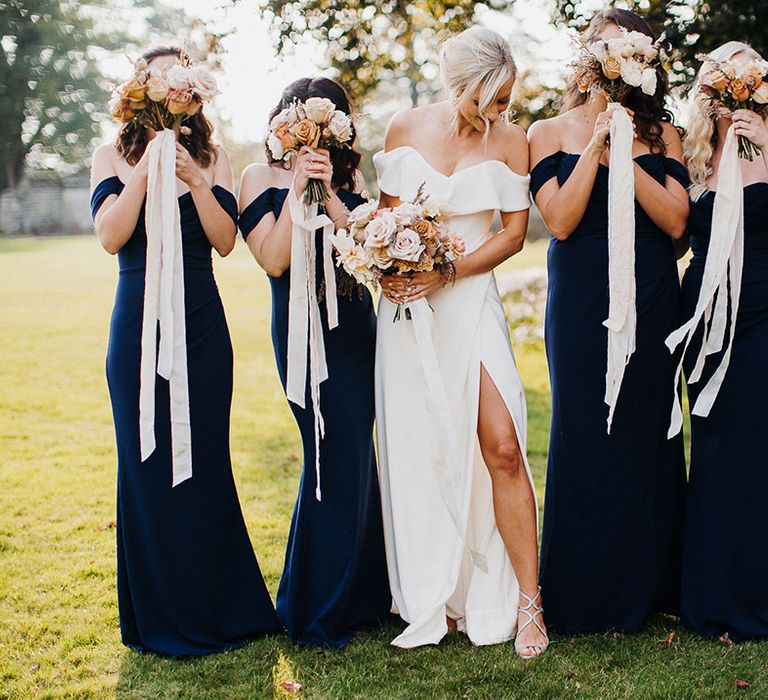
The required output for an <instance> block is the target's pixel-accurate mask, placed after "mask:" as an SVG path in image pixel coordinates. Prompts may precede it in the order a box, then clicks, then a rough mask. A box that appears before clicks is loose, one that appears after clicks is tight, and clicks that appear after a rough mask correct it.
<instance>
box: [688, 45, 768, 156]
mask: <svg viewBox="0 0 768 700" xmlns="http://www.w3.org/2000/svg"><path fill="white" fill-rule="evenodd" d="M699 58H701V60H702V61H704V67H703V69H702V71H701V73H700V74H699V85H698V87H699V90H700V91H701V92H702V93H703V94H704V95H706V96H707V97H708V98H709V100H710V103H711V108H712V110H713V111H715V110H717V108H718V107H719V108H721V109H725V110H728V111H731V112H733V111H735V110H737V109H749V110H752V111H753V112H757V113H758V114H760V115H764V114H765V112H766V109H768V61H764V60H763V59H761V58H756V59H754V60H752V61H750V62H749V63H747V64H746V65H741V64H739V63H737V62H736V61H715V60H712V59H711V58H710V57H708V56H700V57H699ZM738 144H739V150H738V154H739V157H740V158H746V159H747V160H754V158H755V156H759V155H760V154H761V151H760V149H759V148H758V147H757V146H756V145H755V144H754V143H752V142H751V141H750V140H749V139H748V138H747V137H746V136H739V137H738Z"/></svg>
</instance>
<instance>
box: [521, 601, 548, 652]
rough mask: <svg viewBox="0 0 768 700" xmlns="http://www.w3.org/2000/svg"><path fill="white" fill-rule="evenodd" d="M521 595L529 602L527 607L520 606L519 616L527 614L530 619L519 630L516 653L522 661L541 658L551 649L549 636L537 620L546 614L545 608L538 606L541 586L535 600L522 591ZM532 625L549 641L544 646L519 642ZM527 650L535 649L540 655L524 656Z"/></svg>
mask: <svg viewBox="0 0 768 700" xmlns="http://www.w3.org/2000/svg"><path fill="white" fill-rule="evenodd" d="M520 595H521V596H522V597H523V598H525V600H526V601H527V602H526V604H525V605H518V608H517V610H518V615H519V614H520V613H525V614H526V615H528V619H527V620H526V621H525V622H524V623H523V624H522V625H520V627H518V629H517V637H515V653H516V654H517V655H518V656H519V657H520V658H521V659H535V658H536V657H537V656H541V655H542V654H543V653H544V652H545V651H546V650H547V648H548V647H549V636H548V635H547V633H546V632H545V631H544V628H543V627H542V626H541V625H540V624H539V621H538V620H537V619H536V618H537V617H538V616H539V615H543V614H544V608H543V607H542V606H541V605H537V604H536V601H537V600H538V598H539V596H541V586H539V587H538V590H537V591H536V595H535V596H533V598H531V596H529V595H527V594H526V593H524V592H523V591H522V590H521V591H520ZM531 624H533V625H534V626H535V627H536V629H537V630H539V632H541V634H543V635H544V638H545V639H546V640H547V641H546V642H544V644H521V643H520V642H518V641H517V640H518V639H520V635H521V634H522V633H523V632H525V630H526V629H528V627H530V625H531ZM526 649H533V650H534V651H536V652H538V653H533V654H523V653H522V652H524V651H525V650H526Z"/></svg>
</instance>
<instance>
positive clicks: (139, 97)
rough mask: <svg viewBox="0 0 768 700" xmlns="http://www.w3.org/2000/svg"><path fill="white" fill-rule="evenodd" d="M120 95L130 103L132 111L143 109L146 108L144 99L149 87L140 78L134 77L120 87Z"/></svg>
mask: <svg viewBox="0 0 768 700" xmlns="http://www.w3.org/2000/svg"><path fill="white" fill-rule="evenodd" d="M120 95H121V96H122V98H123V99H124V100H126V101H127V102H129V103H130V105H131V108H132V109H135V110H138V109H143V108H144V107H146V103H145V102H144V99H145V97H146V95H147V85H146V83H145V82H144V81H143V80H142V79H141V78H139V77H138V76H136V77H133V78H131V79H130V80H129V81H128V82H127V83H123V84H122V85H121V86H120Z"/></svg>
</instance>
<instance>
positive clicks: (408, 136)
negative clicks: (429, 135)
mask: <svg viewBox="0 0 768 700" xmlns="http://www.w3.org/2000/svg"><path fill="white" fill-rule="evenodd" d="M440 109H441V108H440V106H439V105H437V104H430V105H422V106H421V107H413V108H412V109H403V110H400V111H399V112H397V113H395V116H393V117H392V119H391V121H390V122H389V126H388V127H387V135H386V137H385V139H384V149H385V150H387V151H391V150H392V149H394V148H398V147H399V146H408V145H410V144H411V143H412V142H413V140H414V138H417V137H418V135H419V132H420V131H421V130H423V129H424V128H425V127H427V126H431V127H432V128H433V127H434V120H435V119H436V118H437V117H438V115H439V113H440Z"/></svg>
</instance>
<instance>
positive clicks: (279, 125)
mask: <svg viewBox="0 0 768 700" xmlns="http://www.w3.org/2000/svg"><path fill="white" fill-rule="evenodd" d="M351 141H352V119H351V118H350V116H349V115H348V114H345V113H344V112H342V111H341V110H340V109H336V105H334V104H333V102H331V101H330V100H329V99H327V98H325V97H310V98H309V99H307V100H306V101H305V102H300V101H299V100H296V101H294V103H293V104H292V105H291V106H290V107H287V108H286V109H284V110H283V111H282V112H280V113H279V114H277V115H276V116H275V117H274V118H273V119H272V121H271V122H270V125H269V136H268V137H267V146H269V150H270V152H271V153H272V156H273V157H274V158H275V159H276V160H284V161H285V160H288V159H290V158H291V157H292V156H295V155H296V154H297V153H298V152H299V150H300V149H301V147H302V146H309V147H310V148H351V145H352V144H351ZM327 199H328V192H327V190H326V188H325V186H324V185H323V183H322V182H321V181H320V180H314V179H311V180H310V181H309V184H308V185H307V189H306V190H305V192H304V201H305V202H306V203H307V204H322V203H324V202H325V201H327Z"/></svg>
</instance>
